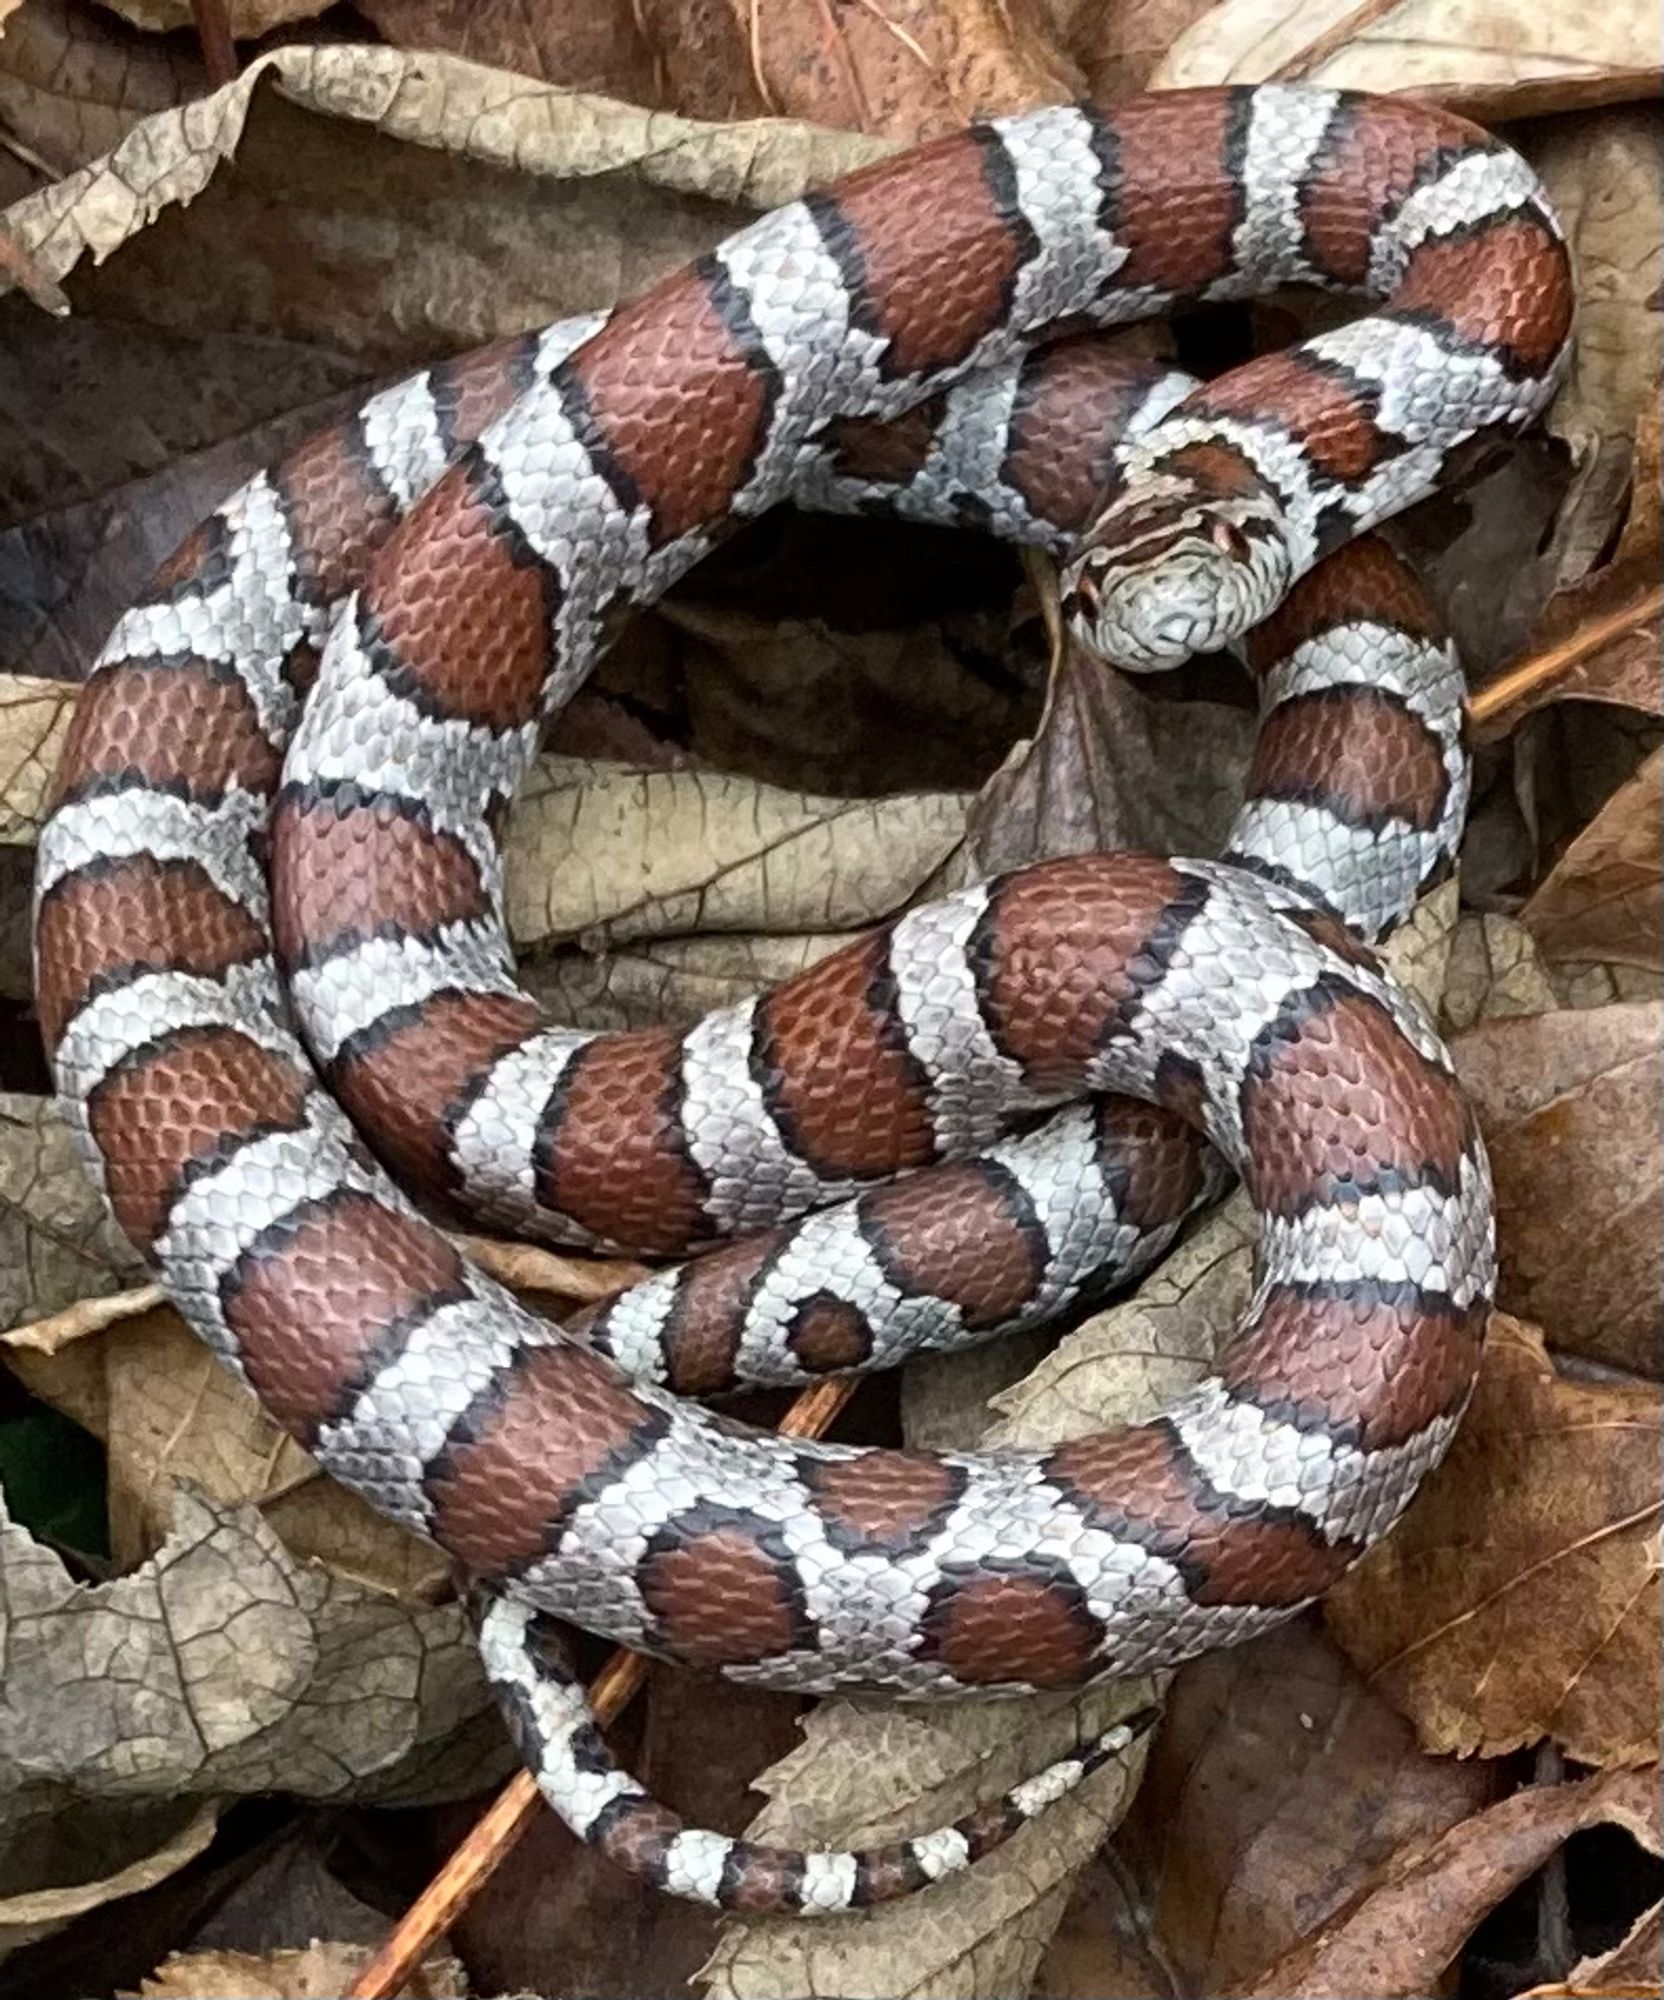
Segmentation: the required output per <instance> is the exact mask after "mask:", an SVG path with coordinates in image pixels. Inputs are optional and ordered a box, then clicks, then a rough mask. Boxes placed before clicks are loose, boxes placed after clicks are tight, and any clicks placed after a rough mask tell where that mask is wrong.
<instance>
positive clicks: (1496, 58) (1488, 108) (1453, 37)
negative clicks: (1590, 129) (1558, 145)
mask: <svg viewBox="0 0 1664 2000" xmlns="http://www.w3.org/2000/svg"><path fill="white" fill-rule="evenodd" d="M1658 60H1659V50H1658V23H1657V19H1656V16H1655V14H1654V12H1653V9H1652V8H1651V6H1650V5H1647V4H1646V0H1607V4H1605V5H1602V6H1599V7H1588V8H1549V9H1544V8H1543V7H1542V6H1541V5H1540V4H1539V0H1292V4H1291V0H1223V4H1222V5H1220V6H1218V7H1215V8H1214V9H1213V11H1212V13H1210V14H1206V15H1204V16H1203V17H1202V19H1201V20H1200V21H1198V22H1197V23H1196V25H1195V26H1194V27H1193V28H1191V29H1190V30H1189V31H1188V32H1187V33H1185V34H1183V35H1181V36H1180V37H1179V39H1178V41H1177V42H1176V43H1175V44H1174V46H1173V47H1172V48H1171V49H1170V50H1169V51H1168V54H1167V59H1166V61H1165V62H1163V63H1162V64H1161V65H1160V67H1159V68H1158V69H1157V71H1156V73H1155V76H1154V77H1153V78H1152V79H1151V81H1152V84H1153V86H1154V87H1155V88H1157V89H1161V90H1175V89H1179V88H1181V87H1183V86H1186V85H1194V84H1209V83H1265V82H1269V81H1271V80H1273V79H1275V80H1278V81H1281V82H1285V83H1323V84H1329V85H1332V86H1336V87H1339V88H1343V89H1348V90H1378V91H1393V90H1402V91H1413V92H1414V93H1415V95H1416V96H1417V97H1423V98H1428V99H1431V100H1434V101H1436V102H1438V103H1441V104H1448V105H1450V106H1452V107H1453V108H1455V109H1459V110H1462V111H1466V112H1468V113H1469V114H1470V115H1471V116H1473V117H1475V118H1479V119H1485V120H1496V119H1500V118H1520V117H1524V116H1525V115H1527V114H1528V113H1535V112H1542V111H1565V110H1568V109H1571V108H1573V107H1575V106H1580V105H1592V104H1612V103H1618V102H1621V101H1623V100H1624V99H1626V98H1635V97H1647V96H1650V95H1652V94H1653V92H1654V91H1655V90H1656V88H1657V76H1658Z"/></svg>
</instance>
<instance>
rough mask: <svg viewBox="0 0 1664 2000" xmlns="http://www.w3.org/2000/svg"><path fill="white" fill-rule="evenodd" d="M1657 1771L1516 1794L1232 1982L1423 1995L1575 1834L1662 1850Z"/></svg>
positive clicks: (1262, 1996) (1243, 1990) (1271, 1991)
mask: <svg viewBox="0 0 1664 2000" xmlns="http://www.w3.org/2000/svg"><path fill="white" fill-rule="evenodd" d="M1658 1798H1659V1790H1658V1772H1657V1771H1656V1770H1653V1771H1616V1772H1609V1773H1606V1774H1603V1775H1600V1776H1596V1777H1592V1778H1585V1779H1583V1780H1582V1781H1581V1782H1579V1783H1575V1784H1566V1785H1544V1786H1537V1787H1533V1788H1531V1789H1529V1790H1526V1791H1522V1792H1516V1793H1515V1794H1514V1796H1513V1797H1512V1798H1508V1799H1503V1800H1502V1801H1501V1802H1500V1803H1499V1804H1497V1805H1494V1806H1490V1807H1487V1809H1486V1810H1485V1811H1484V1812H1481V1813H1476V1814H1475V1815H1474V1816H1473V1818H1471V1819H1468V1820H1464V1821H1463V1822H1462V1823H1461V1824H1460V1825H1459V1826H1455V1827H1452V1828H1451V1829H1450V1830H1449V1832H1447V1833H1444V1834H1441V1835H1440V1836H1439V1837H1438V1838H1437V1839H1436V1840H1433V1841H1431V1842H1421V1843H1418V1844H1417V1845H1415V1846H1414V1847H1412V1848H1411V1849H1410V1850H1409V1851H1408V1852H1407V1853H1405V1854H1402V1855H1399V1856H1396V1857H1395V1858H1394V1859H1393V1860H1392V1861H1390V1862H1388V1863H1387V1864H1386V1866H1385V1867H1384V1868H1383V1869H1382V1870H1381V1872H1380V1874H1379V1876H1378V1877H1377V1878H1376V1880H1375V1881H1374V1883H1372V1884H1371V1885H1370V1886H1369V1887H1368V1888H1366V1889H1365V1890H1364V1891H1363V1892H1362V1893H1361V1894H1360V1895H1359V1896H1358V1897H1357V1899H1356V1900H1355V1901H1354V1902H1353V1903H1352V1905H1351V1907H1350V1908H1348V1909H1347V1910H1345V1911H1343V1912H1342V1914H1341V1915H1340V1916H1339V1917H1337V1918H1334V1919H1333V1920H1331V1922H1330V1923H1328V1924H1327V1925H1326V1926H1324V1927H1323V1928H1322V1929H1321V1930H1319V1931H1318V1932H1317V1933H1316V1934H1315V1935H1314V1936H1312V1937H1309V1938H1305V1939H1303V1940H1302V1941H1301V1942H1300V1944H1299V1945H1297V1946H1296V1947H1295V1948H1294V1949H1293V1950H1292V1951H1290V1952H1288V1953H1286V1954H1284V1956H1282V1957H1281V1958H1279V1959H1278V1960H1276V1961H1275V1962H1274V1963H1273V1964H1271V1965H1269V1966H1268V1967H1267V1968H1266V1969H1265V1970H1264V1971H1263V1972H1262V1973H1261V1974H1260V1976H1259V1977H1258V1978H1256V1979H1254V1980H1252V1981H1250V1982H1249V1983H1247V1984H1245V1985H1243V1986H1240V1987H1237V1988H1235V1989H1234V1990H1235V1991H1236V1992H1237V1993H1238V1994H1240V1995H1243V1996H1245V2000H1333V1996H1334V1995H1335V1994H1339V1993H1344V1994H1347V1995H1351V1996H1357V2000H1398V1996H1404V2000H1413V1996H1420V1995H1423V1994H1427V1993H1431V1992H1436V1991H1439V1990H1440V1987H1439V1976H1440V1974H1441V1973H1442V1972H1443V1971H1444V1968H1445V1967H1446V1966H1447V1965H1449V1964H1450V1962H1451V1961H1452V1960H1453V1959H1454V1958H1455V1956H1456V1954H1457V1952H1458V1951H1459V1950H1460V1949H1461V1947H1462V1944H1463V1942H1464V1940H1465V1939H1466V1938H1467V1936H1468V1934H1469V1932H1470V1931H1472V1930H1473V1929H1474V1927H1475V1926H1476V1925H1477V1924H1478V1922H1479V1920H1480V1919H1481V1918H1482V1917H1483V1916H1484V1915H1485V1914H1486V1913H1487V1912H1488V1911H1489V1910H1492V1909H1494V1908H1495V1907H1496V1905H1497V1904H1498V1903H1500V1902H1501V1901H1502V1899H1503V1897H1504V1896H1505V1895H1506V1894H1507V1893H1508V1891H1509V1890H1510V1889H1512V1888H1514V1887H1515V1886H1516V1885H1517V1884H1518V1883H1520V1882H1523V1881H1525V1880H1526V1878H1527V1877H1528V1876H1531V1875H1533V1874H1535V1873H1536V1871H1537V1870H1538V1869H1539V1868H1541V1867H1542V1865H1543V1863H1544V1862H1545V1861H1547V1860H1548V1859H1549V1858H1550V1856H1551V1855H1553V1854H1554V1853H1556V1852H1557V1851H1558V1849H1559V1848H1560V1847H1561V1846H1563V1845H1564V1843H1565V1842H1566V1841H1567V1840H1568V1839H1569V1838H1570V1836H1571V1835H1572V1834H1574V1833H1577V1832H1579V1831H1581V1830H1582V1829H1583V1828H1585V1827H1590V1826H1599V1825H1602V1824H1613V1825H1617V1826H1621V1827H1623V1828H1624V1829H1625V1831H1626V1832H1628V1833H1630V1834H1632V1835H1633V1836H1634V1838H1635V1839H1636V1840H1638V1841H1640V1842H1641V1844H1642V1845H1643V1846H1645V1847H1646V1848H1647V1849H1648V1851H1649V1852H1651V1853H1653V1854H1656V1853H1658V1852H1659V1849H1660V1844H1661V1843H1660V1832H1659V1824H1658Z"/></svg>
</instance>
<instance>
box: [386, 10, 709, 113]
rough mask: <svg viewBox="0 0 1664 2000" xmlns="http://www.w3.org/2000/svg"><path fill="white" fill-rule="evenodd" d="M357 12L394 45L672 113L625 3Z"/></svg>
mask: <svg viewBox="0 0 1664 2000" xmlns="http://www.w3.org/2000/svg"><path fill="white" fill-rule="evenodd" d="M358 11H359V13H361V14H363V15H364V16H365V17H366V19H368V20H370V21H372V22H373V23H374V24H375V27H376V31H377V33H378V34H380V35H381V37H382V38H383V40H385V41H389V42H391V43H392V44H393V46H394V47H395V48H401V49H443V50H444V51H445V53H446V54H447V55H453V56H465V57H467V59H468V60H469V61H470V62H477V63H489V64H490V65H491V66H492V67H493V68H494V69H506V70H513V71H514V72H515V73H516V74H517V75H520V76H535V77H537V78H538V79H539V80H540V81H542V82H544V83H558V84H561V85H563V86H564V87H565V88H567V89H568V90H593V91H598V92H600V93H601V94H602V95H603V96H606V97H621V98H624V99H626V100H627V101H628V102H629V103H631V104H647V105H660V106H663V107H664V108H665V109H666V110H670V109H673V108H674V106H673V103H672V100H671V99H670V98H668V97H666V96H664V95H663V94H662V90H661V78H662V71H661V69H660V67H659V65H657V64H655V62H654V61H653V52H652V50H651V48H650V47H649V46H648V43H647V40H646V37H645V35H644V34H643V32H642V22H641V19H640V17H639V14H638V11H637V8H636V6H635V5H634V4H633V0H584V4H583V5H581V6H554V7H528V6H527V5H526V4H525V0H359V6H358Z"/></svg>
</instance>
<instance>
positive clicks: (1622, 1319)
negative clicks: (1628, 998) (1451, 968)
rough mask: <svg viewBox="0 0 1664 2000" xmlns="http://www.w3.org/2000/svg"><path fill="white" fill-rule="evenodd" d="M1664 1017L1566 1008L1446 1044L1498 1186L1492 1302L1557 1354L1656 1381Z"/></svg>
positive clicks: (1649, 1011)
mask: <svg viewBox="0 0 1664 2000" xmlns="http://www.w3.org/2000/svg"><path fill="white" fill-rule="evenodd" d="M1661 1034H1664V1007H1660V1006H1659V1005H1658V1004H1657V1003H1656V1002H1653V1003H1633V1004H1630V1005H1627V1006H1622V1005H1620V1006H1612V1007H1595V1008H1565V1009H1556V1011H1554V1012H1553V1013H1545V1014H1537V1015H1535V1016H1532V1017H1530V1018H1526V1019H1515V1020H1493V1021H1486V1022H1482V1023H1480V1025H1479V1026H1477V1027H1475V1028H1473V1029H1471V1030H1469V1031H1468V1032H1467V1033H1466V1034H1464V1035H1461V1036H1458V1037H1457V1039H1456V1041H1455V1043H1454V1044H1453V1048H1454V1053H1455V1057H1456V1067H1457V1073H1458V1074H1459V1075H1460V1077H1461V1079H1462V1082H1463V1085H1464V1086H1465V1087H1466V1089H1467V1091H1468V1093H1469V1094H1470V1096H1471V1097H1472V1098H1473V1101H1474V1104H1475V1106H1476V1107H1477V1109H1478V1112H1479V1121H1480V1126H1481V1128H1482V1130H1483V1131H1484V1134H1485V1143H1486V1146H1487V1148H1488V1150H1489V1152H1490V1156H1491V1171H1492V1174H1493V1176H1494V1178H1495V1182H1496V1196H1497V1239H1498V1249H1499V1256H1500V1265H1501V1278H1500V1289H1501V1298H1502V1303H1503V1304H1504V1305H1505V1306H1506V1307H1507V1308H1508V1309H1509V1310H1510V1311H1512V1312H1518V1313H1520V1314H1522V1315H1524V1316H1526V1317H1528V1318H1531V1319H1533V1320H1536V1321H1539V1322H1540V1323H1541V1324H1542V1325H1543V1327H1544V1328H1545V1329H1546V1330H1547V1332H1548V1335H1549V1337H1550V1339H1551V1340H1553V1342H1554V1344H1555V1345H1556V1346H1557V1347H1560V1348H1563V1349H1565V1350H1566V1351H1568V1352H1570V1353H1574V1354H1581V1355H1586V1356H1588V1357H1589V1358H1590V1359H1592V1360H1597V1361H1606V1362H1611V1363H1614V1364H1616V1365H1617V1366H1619V1367H1624V1368H1628V1369H1631V1370H1633V1371H1634V1372H1635V1373H1637V1374H1640V1375H1645V1376H1656V1375H1657V1373H1658V1371H1659V1352H1658V1298H1659V1290H1660V1285H1661V1282H1664V1250H1661V1247H1660V1242H1659V1232H1658V1205H1659V1197H1660V1188H1661V1185H1664V1140H1661V1136H1660V1131H1659V1121H1658V1090H1659V1064H1660V1054H1659V1046H1660V1036H1661Z"/></svg>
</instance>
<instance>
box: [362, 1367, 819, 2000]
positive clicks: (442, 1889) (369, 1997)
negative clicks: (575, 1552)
mask: <svg viewBox="0 0 1664 2000" xmlns="http://www.w3.org/2000/svg"><path fill="white" fill-rule="evenodd" d="M854 1393H855V1383H854V1382H853V1381H851V1380H850V1379H849V1378H848V1377H845V1378H843V1379H841V1380H839V1381H836V1382H817V1383H816V1384H815V1386H814V1387H813V1388H812V1389H805V1390H804V1391H803V1393H802V1394H801V1395H800V1396H799V1397H798V1398H797V1400H796V1401H795V1402H794V1403H793V1404H792V1406H791V1408H790V1409H789V1410H788V1411H787V1412H786V1414H785V1416H784V1417H782V1418H781V1420H780V1435H781V1436H782V1437H801V1438H811V1437H820V1436H821V1435H822V1434H823V1433H824V1432H825V1431H827V1430H828V1429H830V1427H831V1424H832V1421H833V1419H834V1418H835V1417H836V1416H837V1414H838V1412H839V1411H840V1410H841V1409H842V1408H843V1407H844V1405H845V1404H846V1403H847V1402H848V1401H849V1399H850V1397H851V1396H852V1395H853V1394H854ZM646 1678H647V1662H646V1661H645V1660H644V1659H643V1658H642V1657H641V1655H640V1654H639V1653H632V1652H629V1651H628V1650H626V1649H625V1648H623V1647H620V1648H619V1650H618V1651H617V1652H616V1653H614V1654H613V1655H612V1657H611V1659H609V1660H608V1661H607V1663H606V1665H605V1666H603V1667H602V1669H601V1671H600V1672H599V1673H598V1674H597V1675H596V1676H595V1678H594V1680H592V1681H591V1682H590V1684H589V1705H590V1707H591V1709H592V1710H593V1711H594V1715H595V1720H596V1722H597V1723H598V1724H600V1725H601V1726H602V1727H603V1728H604V1727H605V1726H606V1725H607V1724H608V1723H610V1722H616V1721H617V1719H618V1717H619V1716H620V1715H622V1714H623V1712H624V1710H625V1709H626V1708H628V1706H629V1705H630V1703H631V1702H632V1701H633V1700H634V1699H635V1697H636V1695H637V1694H638V1693H639V1692H640V1690H641V1686H642V1683H643V1682H644V1681H645V1680H646ZM542 1804H543V1801H542V1798H541V1796H540V1795H539V1793H538V1789H537V1781H536V1780H535V1779H534V1778H533V1777H532V1774H531V1773H530V1771H524V1770H521V1771H516V1772H515V1774H514V1776H513V1777H512V1778H510V1779H509V1781H508V1783H507V1784H506V1785H504V1787H503V1789H502V1790H501V1791H500V1792H499V1793H498V1794H497V1796H496V1797H495V1798H494V1799H493V1800H492V1801H491V1803H490V1805H488V1806H487V1807H486V1809H485V1811H484V1812H483V1813H481V1814H480V1816H479V1818H478V1819H477V1820H476V1821H475V1822H474V1825H473V1827H472V1828H471V1829H470V1830H469V1832H468V1834H467V1835H466V1836H465V1838H464V1839H463V1840H462V1842H461V1843H460V1844H459V1845H458V1846H457V1848H456V1849H455V1850H454V1851H453V1852H452V1854H451V1855H450V1856H449V1857H448V1859H447V1860H446V1862H445V1864H444V1866H443V1867H442V1868H441V1869H440V1870H439V1872H438V1874H437V1875H435V1876H434V1878H433V1880H432V1881H431V1882H430V1883H429V1884H428V1885H427V1887H426V1888H425V1889H424V1890H423V1891H422V1893H421V1894H420V1895H419V1896H418V1897H417V1898H416V1900H415V1902H414V1903H412V1904H411V1906H410V1908H409V1909H408V1910H406V1911H405V1913H404V1915H403V1916H402V1917H401V1918H400V1919H399V1921H398V1923H397V1924H396V1925H395V1926H394V1928H393V1931H392V1932H391V1934H390V1935H389V1937H388V1938H387V1940H386V1942H385V1943H384V1944H383V1945H382V1947H381V1949H380V1950H379V1951H378V1952H377V1953H376V1955H375V1956H374V1957H373V1958H372V1959H371V1960H370V1962H369V1964H368V1965H366V1966H365V1968H364V1970H363V1971H362V1972H361V1973H360V1974H359V1975H358V1977H357V1978H356V1979H355V1980H354V1981H353V1983H352V1985H351V1986H350V1987H349V1988H348V1989H347V2000H393V1995H394V1994H396V1993H399V1992H402V1991H403V1989H404V1988H405V1986H406V1985H407V1984H408V1983H409V1981H410V1978H411V1975H412V1974H413V1973H414V1972H415V1971H416V1968H417V1967H418V1966H419V1965H420V1964H421V1962H422V1960H423V1959H424V1958H426V1956H427V1955H428V1952H429V1951H430V1950H431V1949H432V1947H433V1944H434V1942H435V1940H436V1939H437V1938H438V1937H439V1935H440V1934H441V1932H443V1931H445V1930H447V1929H448V1928H449V1927H450V1925H451V1924H453V1923H454V1922H455V1921H456V1919H457V1918H458V1917H459V1916H461V1914H462V1912H463V1911H464V1910H465V1909H467V1907H468V1905H469V1904H470V1903H471V1902H472V1901H473V1900H474V1898H475V1897H476V1896H477V1895H478V1894H479V1892H480V1891H481V1889H483V1888H484V1887H485V1885H486V1883H487V1882H488V1881H489V1880H490V1879H491V1877H492V1875H493V1874H494V1873H495V1872H496V1870H497V1869H498V1868H499V1867H501V1865H502V1863H503V1862H504V1861H505V1860H506V1859H507V1858H508V1856H509V1854H510V1853H511V1852H512V1850H513V1848H514V1847H515V1845H516V1843H517V1842H518V1841H519V1840H520V1839H521V1837H522V1836H523V1835H524V1833H525V1831H526V1829H527V1828H528V1827H529V1826H530V1825H531V1823H532V1821H533V1820H534V1819H535V1818H536V1817H537V1814H538V1812H539V1811H540V1809H541V1808H542Z"/></svg>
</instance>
